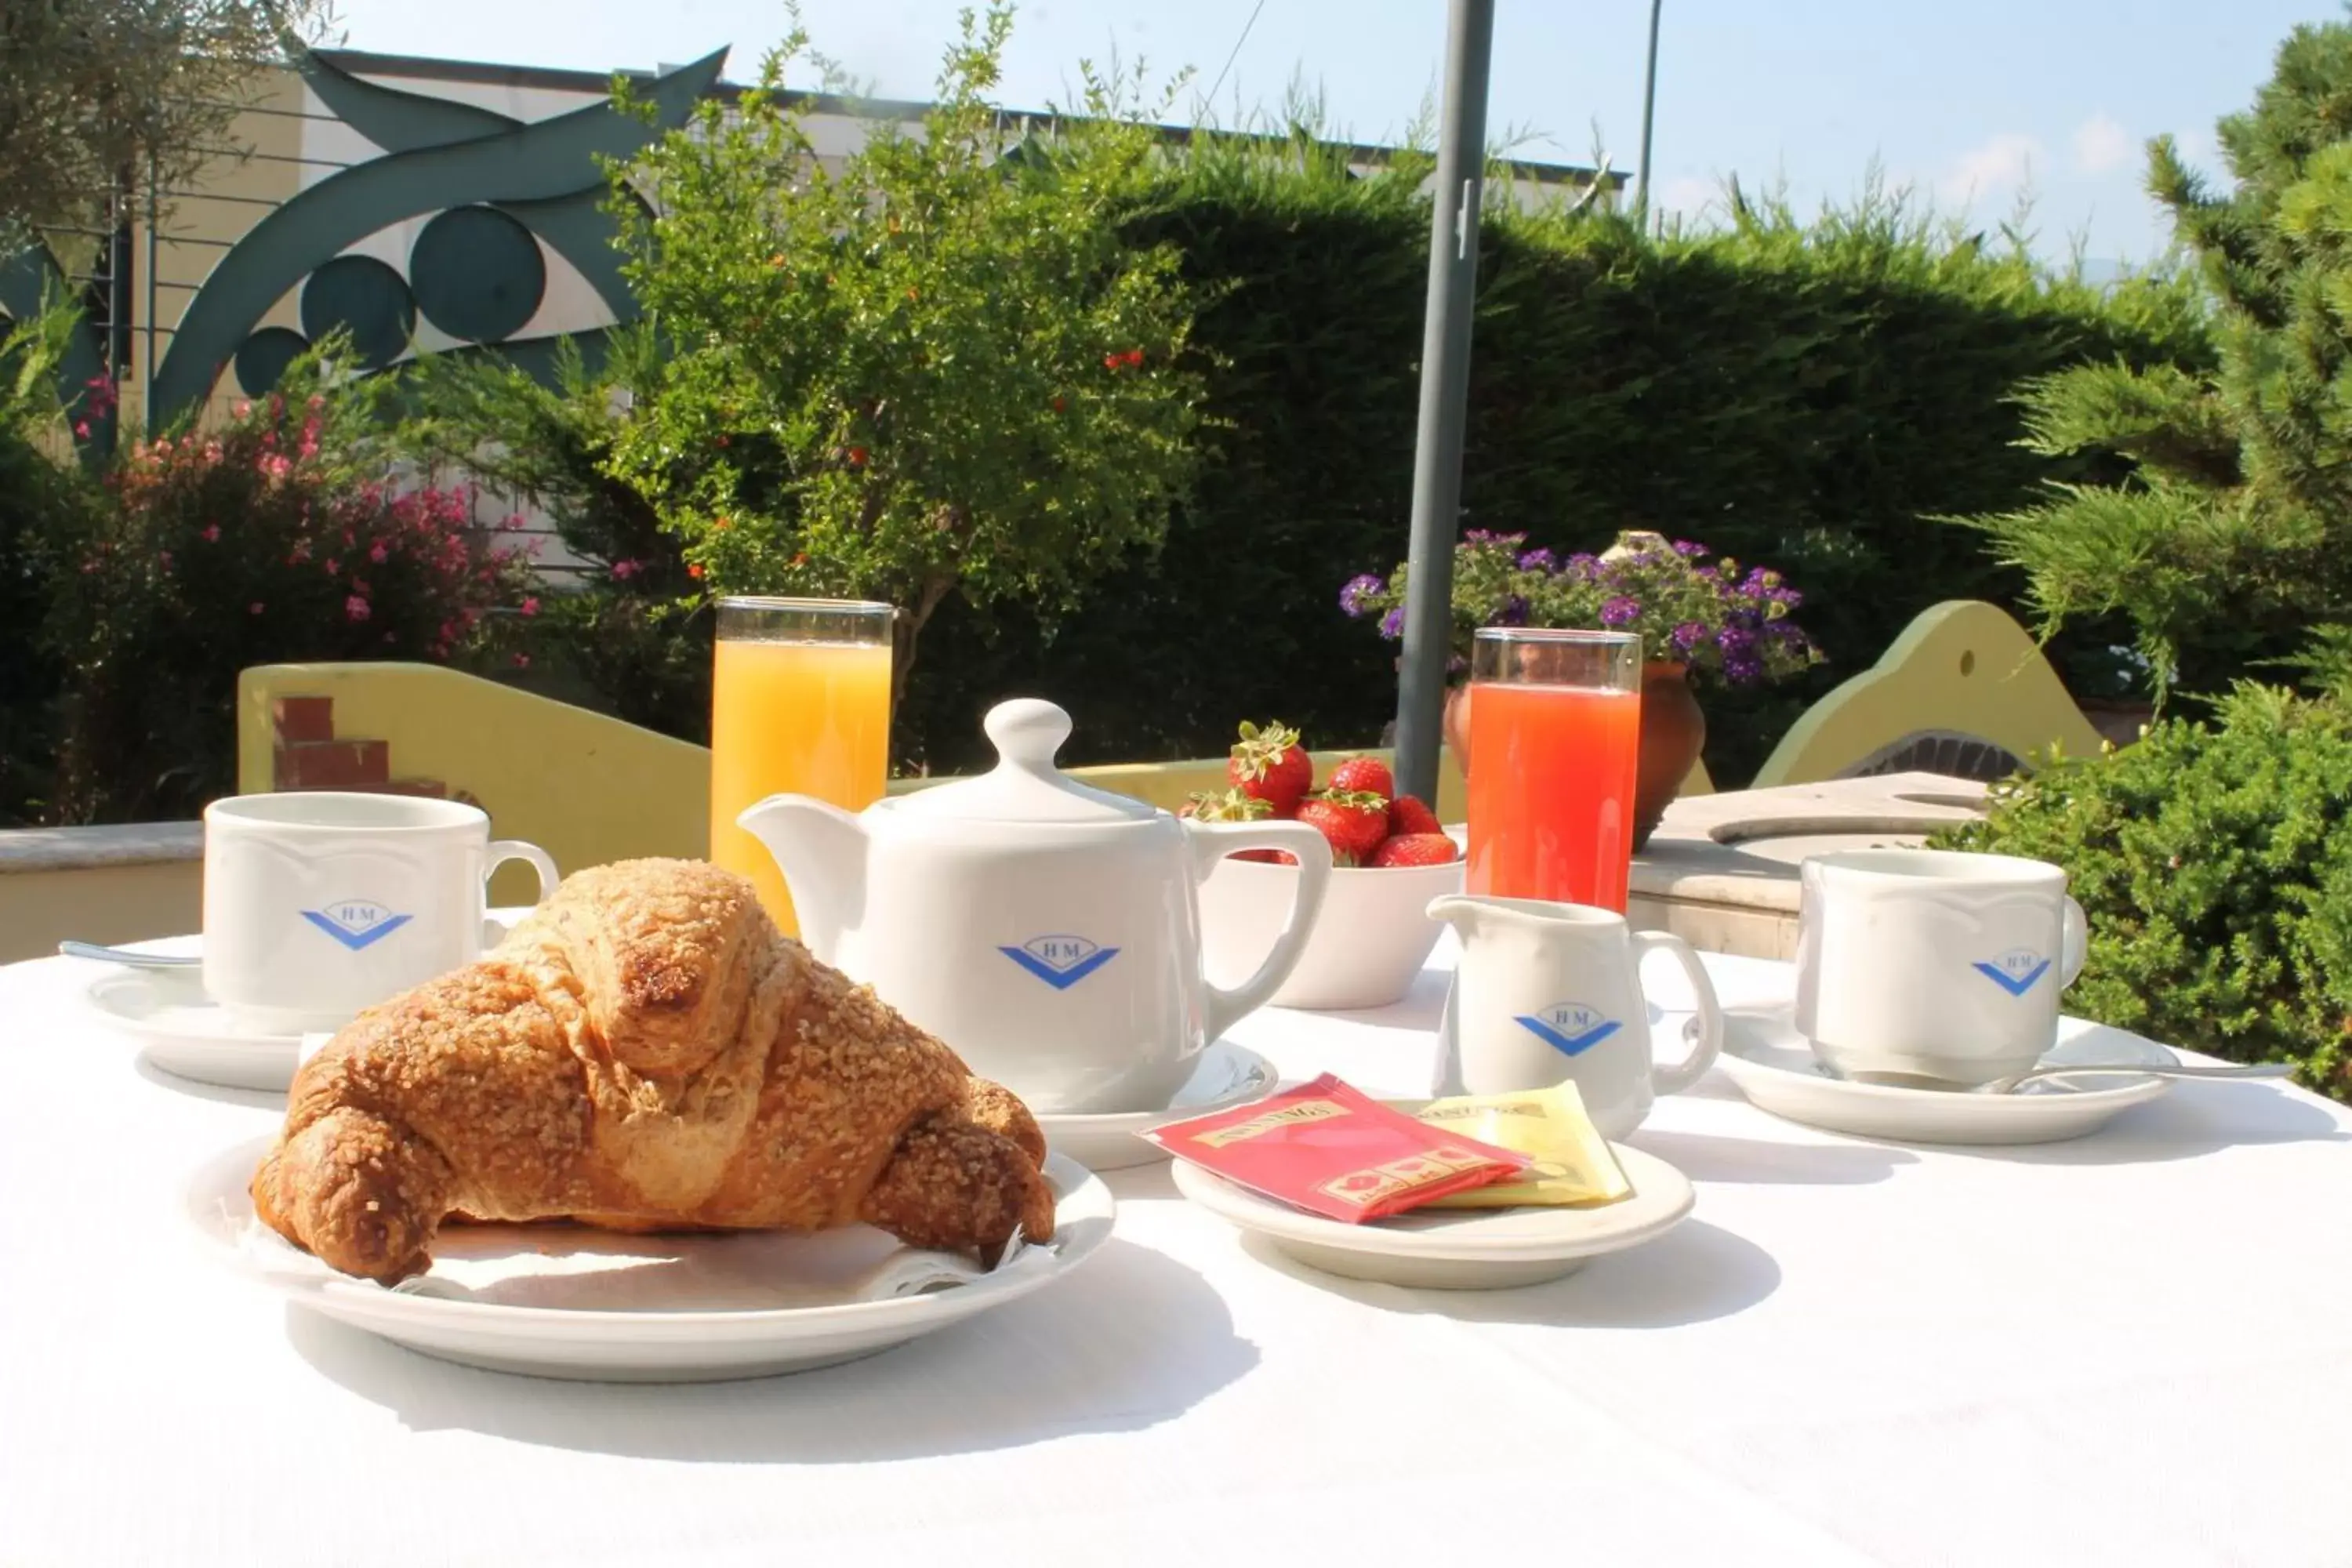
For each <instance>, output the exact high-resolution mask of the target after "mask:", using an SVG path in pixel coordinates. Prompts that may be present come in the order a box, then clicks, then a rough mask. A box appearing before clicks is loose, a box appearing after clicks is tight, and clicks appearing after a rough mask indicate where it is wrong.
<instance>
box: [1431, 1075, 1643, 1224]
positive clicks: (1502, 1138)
mask: <svg viewBox="0 0 2352 1568" xmlns="http://www.w3.org/2000/svg"><path fill="white" fill-rule="evenodd" d="M1413 1115H1414V1116H1415V1117H1417V1118H1418V1119H1419V1120H1421V1121H1425V1122H1428V1123H1429V1124H1430V1125H1431V1126H1433V1127H1442V1128H1444V1130H1445V1131H1448V1132H1454V1133H1458V1134H1460V1135H1461V1136H1463V1137H1465V1138H1473V1139H1475V1140H1477V1141H1478V1142H1481V1143H1492V1144H1494V1145H1496V1147H1497V1148H1503V1149H1508V1150H1510V1151H1511V1152H1513V1153H1515V1154H1525V1155H1528V1157H1529V1158H1530V1159H1531V1160H1533V1162H1534V1163H1532V1164H1530V1165H1529V1166H1528V1168H1527V1170H1526V1172H1525V1173H1523V1174H1521V1175H1519V1176H1517V1177H1516V1178H1514V1179H1511V1180H1508V1181H1501V1182H1496V1183H1494V1184H1491V1185H1487V1186H1483V1187H1475V1188H1473V1189H1471V1190H1470V1191H1468V1192H1462V1193H1455V1194H1452V1195H1451V1196H1449V1197H1443V1198H1437V1199H1433V1201H1431V1202H1429V1203H1426V1204H1423V1205H1421V1206H1422V1207H1423V1208H1439V1209H1449V1208H1450V1209H1500V1208H1517V1206H1519V1205H1522V1204H1545V1205H1556V1206H1572V1205H1584V1206H1590V1205H1599V1204H1613V1203H1615V1202H1616V1201H1617V1200H1618V1199H1620V1198H1622V1197H1625V1196H1626V1195H1628V1194H1631V1193H1632V1192H1633V1183H1631V1182H1629V1181H1627V1180H1626V1179H1625V1173H1624V1171H1623V1170H1622V1169H1621V1168H1620V1167H1619V1165H1618V1163H1617V1155H1616V1153H1615V1152H1613V1151H1612V1149H1611V1148H1610V1147H1609V1141H1608V1140H1607V1139H1605V1138H1603V1137H1601V1131H1600V1129H1598V1128H1596V1127H1594V1126H1593V1125H1592V1118H1591V1117H1590V1116H1588V1115H1586V1114H1585V1110H1584V1099H1583V1097H1582V1096H1581V1095H1580V1094H1578V1093H1577V1092H1576V1085H1575V1084H1573V1083H1563V1084H1559V1085H1557V1086H1555V1087H1553V1088H1551V1089H1528V1090H1526V1091H1524V1092H1522V1093H1518V1094H1465V1095H1461V1096H1458V1097H1456V1098H1454V1099H1452V1100H1432V1101H1430V1102H1429V1103H1428V1104H1427V1105H1424V1106H1423V1107H1422V1108H1421V1109H1420V1110H1416V1111H1414V1112H1413Z"/></svg>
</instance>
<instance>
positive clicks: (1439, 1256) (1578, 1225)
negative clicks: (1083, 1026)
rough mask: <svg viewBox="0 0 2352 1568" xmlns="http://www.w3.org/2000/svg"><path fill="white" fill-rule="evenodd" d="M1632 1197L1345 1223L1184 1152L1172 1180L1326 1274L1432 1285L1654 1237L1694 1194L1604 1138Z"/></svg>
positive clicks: (1565, 1268) (1674, 1175)
mask: <svg viewBox="0 0 2352 1568" xmlns="http://www.w3.org/2000/svg"><path fill="white" fill-rule="evenodd" d="M1610 1147H1611V1148H1612V1149H1613V1150H1615V1151H1616V1152H1617V1160H1618V1163H1619V1164H1620V1165H1621V1166H1622V1167H1623V1169H1624V1172H1625V1178H1626V1180H1628V1181H1630V1182H1632V1183H1633V1196H1631V1197H1629V1198H1626V1199H1624V1200H1622V1202H1618V1203H1613V1204H1606V1205H1601V1207H1599V1208H1549V1207H1541V1206H1535V1205H1530V1206H1528V1207H1526V1208H1515V1209H1422V1210H1418V1211H1415V1212H1412V1213H1408V1214H1402V1215H1397V1216H1396V1217H1395V1218H1393V1219H1377V1220H1372V1221H1370V1222H1368V1223H1366V1224H1363V1225H1345V1224H1342V1223H1341V1222H1339V1220H1336V1219H1325V1218H1324V1217H1323V1216H1322V1215H1313V1214H1308V1213H1307V1211H1305V1210H1304V1209H1295V1208H1292V1207H1291V1206H1290V1205H1287V1204H1282V1203H1276V1201H1274V1200H1273V1199H1272V1198H1264V1197H1260V1196H1259V1195H1258V1194H1255V1193H1253V1192H1251V1191H1250V1190H1249V1189H1248V1188H1246V1187H1239V1186H1235V1185H1234V1184H1233V1183H1231V1182H1228V1181H1226V1180H1225V1179H1224V1178H1223V1177H1222V1176H1219V1175H1216V1174H1213V1173H1211V1172H1208V1171H1204V1170H1202V1168H1201V1167H1200V1166H1198V1165H1195V1164H1192V1163H1190V1162H1188V1161H1184V1160H1179V1161H1177V1162H1176V1163H1175V1176H1176V1189H1177V1191H1179V1192H1181V1193H1182V1194H1184V1195H1185V1196H1186V1197H1188V1198H1190V1199H1192V1201H1193V1202H1194V1203H1196V1204H1199V1205H1201V1206H1202V1208H1205V1209H1207V1210H1208V1211H1209V1212H1210V1213H1212V1214H1213V1215H1217V1216H1218V1217H1219V1218H1220V1219H1223V1220H1227V1221H1230V1222H1231V1223H1232V1224H1234V1226H1238V1227H1239V1228H1240V1229H1241V1230H1242V1231H1244V1233H1246V1234H1248V1235H1252V1236H1262V1237H1265V1239H1266V1240H1267V1241H1268V1242H1269V1243H1271V1244H1272V1245H1273V1246H1274V1247H1276V1248H1278V1249H1279V1250H1281V1251H1283V1252H1286V1253H1287V1254H1289V1255H1290V1256H1291V1257H1293V1258H1297V1260H1298V1261H1299V1262H1301V1263H1304V1264H1307V1265H1308V1266H1309V1267H1311V1268H1320V1269H1322V1270H1323V1271H1324V1272H1325V1273H1327V1274H1342V1275H1345V1276H1347V1277H1348V1278H1349V1279H1371V1280H1377V1281H1379V1282H1380V1283H1381V1284H1385V1285H1414V1286H1420V1287H1423V1288H1424V1289H1433V1290H1493V1289H1502V1288H1504V1287H1507V1286H1512V1285H1534V1284H1538V1283H1540V1282H1542V1281H1543V1280H1546V1279H1559V1277H1560V1276H1561V1275H1563V1274H1572V1273H1574V1272H1575V1271H1576V1270H1577V1269H1579V1268H1582V1267H1583V1266H1584V1264H1585V1263H1586V1262H1587V1261H1588V1260H1589V1259H1591V1258H1598V1257H1600V1256H1601V1254H1603V1253H1607V1252H1622V1251H1623V1250H1624V1249H1625V1248H1627V1247H1639V1246H1640V1245H1641V1244H1642V1243H1643V1242H1645V1241H1651V1240H1654V1239H1656V1238H1657V1237H1661V1236H1664V1234H1665V1233H1666V1232H1667V1231H1669V1230H1672V1229H1673V1228H1674V1227H1675V1226H1676V1225H1677V1224H1679V1223H1681V1221H1682V1218H1683V1216H1684V1215H1687V1214H1689V1213H1690V1211H1691V1205H1692V1203H1693V1202H1694V1201H1695V1200H1694V1198H1693V1196H1692V1194H1691V1184H1690V1183H1689V1181H1688V1180H1686V1179H1685V1177H1684V1175H1683V1173H1681V1172H1680V1171H1677V1170H1675V1168H1674V1167H1673V1166H1672V1165H1669V1164H1667V1163H1665V1162H1664V1160H1661V1159H1659V1158H1658V1157H1657V1156H1656V1155H1654V1154H1645V1153H1643V1152H1642V1151H1641V1150H1639V1149H1629V1148H1627V1147H1626V1146H1625V1145H1624V1144H1622V1143H1612V1144H1611V1145H1610Z"/></svg>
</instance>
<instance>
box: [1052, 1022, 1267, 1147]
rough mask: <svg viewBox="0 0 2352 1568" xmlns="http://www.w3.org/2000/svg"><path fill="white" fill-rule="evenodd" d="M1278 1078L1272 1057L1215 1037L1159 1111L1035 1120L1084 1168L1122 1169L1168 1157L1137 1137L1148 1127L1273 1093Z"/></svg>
mask: <svg viewBox="0 0 2352 1568" xmlns="http://www.w3.org/2000/svg"><path fill="white" fill-rule="evenodd" d="M1278 1081H1280V1080H1279V1079H1278V1077H1277V1075H1276V1072H1275V1070H1274V1064H1273V1063H1272V1062H1270V1061H1267V1060H1266V1059H1265V1058H1264V1057H1262V1056H1260V1055H1258V1054H1257V1053H1256V1052H1255V1051H1254V1050H1251V1049H1249V1048H1248V1047H1245V1046H1237V1045H1235V1044H1234V1043H1233V1042H1232V1041H1231V1040H1218V1041H1216V1042H1215V1043H1214V1044H1213V1045H1211V1046H1210V1047H1209V1048H1208V1049H1207V1050H1204V1051H1202V1053H1201V1059H1200V1061H1199V1062H1198V1063H1196V1064H1194V1066H1193V1068H1192V1077H1191V1078H1190V1079H1187V1080H1185V1084H1184V1087H1183V1088H1182V1089H1178V1090H1177V1091H1176V1098H1175V1100H1173V1101H1172V1102H1171V1104H1170V1105H1169V1107H1168V1109H1167V1110H1123V1111H1106V1112H1101V1113H1098V1114H1096V1115H1092V1116H1051V1115H1046V1114H1045V1113H1043V1112H1040V1113H1039V1114H1038V1117H1037V1125H1038V1126H1039V1127H1041V1128H1043V1129H1044V1130H1045V1142H1046V1143H1047V1144H1049V1145H1050V1146H1052V1147H1053V1148H1054V1149H1055V1150H1056V1151H1058V1152H1061V1153H1064V1154H1067V1155H1068V1156H1069V1157H1070V1158H1071V1159H1073V1160H1076V1162H1077V1163H1079V1164H1081V1165H1084V1166H1085V1167H1086V1168H1087V1169H1088V1170H1089V1171H1124V1170H1126V1169H1128V1168H1129V1166H1132V1165H1150V1164H1157V1163H1159V1162H1160V1161H1162V1160H1165V1159H1166V1158H1168V1151H1167V1150H1165V1149H1162V1148H1161V1147H1160V1145H1159V1144H1157V1143H1154V1142H1150V1140H1148V1139H1146V1138H1145V1137H1144V1136H1143V1134H1144V1133H1145V1132H1148V1131H1150V1130H1151V1129H1152V1128H1154V1127H1158V1126H1160V1125H1161V1124H1163V1123H1165V1122H1170V1121H1181V1120H1183V1119H1184V1118H1185V1117H1188V1116H1206V1115H1208V1114H1209V1113H1210V1112H1211V1111H1214V1110H1230V1109H1231V1108H1233V1107H1234V1106H1236V1105H1246V1104H1248V1103H1249V1102H1250V1101H1251V1100H1263V1099H1264V1098H1265V1096H1267V1095H1269V1094H1271V1093H1273V1092H1274V1087H1275V1085H1276V1083H1277V1082H1278Z"/></svg>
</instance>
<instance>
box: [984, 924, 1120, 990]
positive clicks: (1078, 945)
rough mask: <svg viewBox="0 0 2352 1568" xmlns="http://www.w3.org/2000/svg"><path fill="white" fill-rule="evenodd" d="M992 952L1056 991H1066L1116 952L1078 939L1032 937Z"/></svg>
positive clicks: (1075, 937) (1068, 937)
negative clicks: (1000, 954)
mask: <svg viewBox="0 0 2352 1568" xmlns="http://www.w3.org/2000/svg"><path fill="white" fill-rule="evenodd" d="M996 951H997V952H1001V953H1003V955H1004V956H1005V957H1007V958H1009V959H1011V960H1012V961H1013V963H1017V964H1019V965H1020V966H1021V967H1022V968H1024V969H1025V970H1027V971H1028V972H1029V973H1032V974H1034V975H1035V976H1036V977H1037V978H1038V979H1040V980H1042V981H1044V982H1045V984H1048V985H1050V986H1052V987H1053V988H1054V989H1055V990H1056V991H1067V990H1068V989H1069V988H1070V987H1071V986H1073V985H1076V984H1077V983H1078V982H1079V981H1081V980H1084V979H1085V978H1086V977H1087V975H1089V974H1092V973H1094V972H1095V971H1096V970H1097V969H1100V968H1101V967H1102V966H1103V965H1104V964H1106V963H1109V962H1110V961H1111V960H1112V959H1114V958H1117V957H1118V949H1117V948H1115V947H1097V946H1096V945H1095V944H1094V943H1093V942H1088V941H1087V939H1086V938H1085V937H1082V936H1033V937H1031V938H1030V939H1029V940H1028V941H1027V942H1023V943H1022V944H1021V945H1020V946H1019V947H1000V948H998V949H997V950H996Z"/></svg>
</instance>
